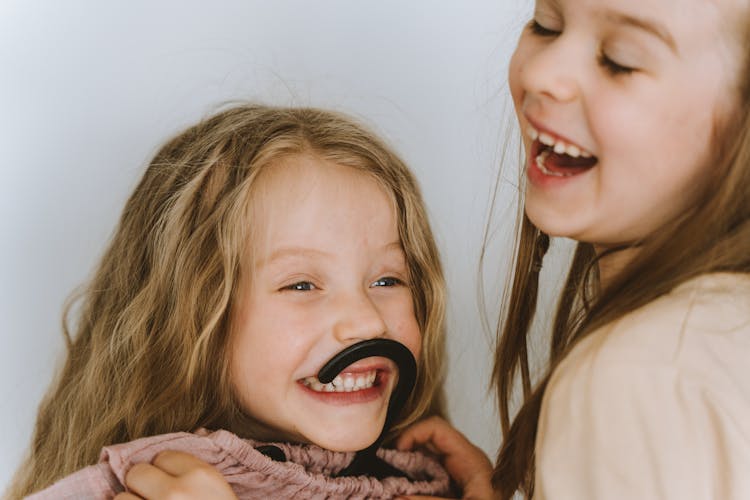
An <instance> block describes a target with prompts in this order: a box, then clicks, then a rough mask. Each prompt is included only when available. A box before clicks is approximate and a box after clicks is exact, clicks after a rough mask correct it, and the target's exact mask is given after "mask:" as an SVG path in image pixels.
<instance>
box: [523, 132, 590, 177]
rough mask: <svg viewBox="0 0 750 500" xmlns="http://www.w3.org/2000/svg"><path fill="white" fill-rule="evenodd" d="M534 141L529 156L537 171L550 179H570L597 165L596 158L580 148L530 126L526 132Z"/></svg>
mask: <svg viewBox="0 0 750 500" xmlns="http://www.w3.org/2000/svg"><path fill="white" fill-rule="evenodd" d="M526 134H527V135H528V137H529V138H530V139H531V140H532V141H534V142H533V144H532V146H531V151H530V155H531V158H533V161H534V163H535V164H536V166H537V167H538V168H539V170H540V171H541V172H542V173H543V174H545V175H549V176H552V177H571V176H574V175H577V174H580V173H582V172H585V171H587V170H589V169H591V168H592V167H594V166H595V165H596V164H597V163H598V161H599V160H598V158H597V157H596V156H594V155H593V154H591V153H590V152H589V151H587V150H585V149H583V148H582V147H580V146H578V145H576V144H571V143H569V142H567V141H564V140H562V139H560V138H555V137H553V136H552V135H550V134H548V133H546V132H540V131H539V130H537V129H536V128H534V127H533V126H532V125H529V126H528V128H527V131H526Z"/></svg>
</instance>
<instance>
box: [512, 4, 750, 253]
mask: <svg viewBox="0 0 750 500" xmlns="http://www.w3.org/2000/svg"><path fill="white" fill-rule="evenodd" d="M740 2H741V0H537V2H536V8H535V12H534V19H533V21H532V22H531V23H530V24H529V26H528V27H527V28H526V29H525V30H524V32H523V34H522V35H521V38H520V40H519V42H518V47H517V48H516V51H515V53H514V55H513V58H512V61H511V66H510V71H509V79H510V87H511V92H512V94H513V99H514V103H515V107H516V112H517V115H518V119H519V122H520V125H521V128H522V130H523V133H524V145H525V149H526V153H527V158H528V160H527V167H526V175H527V177H528V182H527V189H526V212H527V214H528V216H529V218H530V219H531V220H532V222H534V224H535V225H537V226H538V227H539V228H540V229H542V230H543V231H545V232H547V233H549V234H552V235H559V236H567V237H571V238H575V239H577V240H579V241H586V242H589V243H594V244H598V245H601V246H605V247H606V246H612V245H618V244H625V243H631V242H634V241H636V240H638V239H640V238H643V237H645V236H647V235H648V234H649V233H650V232H652V231H653V230H655V229H657V228H658V227H660V226H661V225H662V224H664V223H666V222H668V221H669V220H671V219H673V218H674V217H676V216H678V215H679V214H680V213H681V212H683V211H685V210H686V209H687V208H688V207H689V206H690V204H691V201H692V200H693V199H694V198H695V196H696V195H697V190H698V189H699V188H700V186H701V185H702V181H703V180H704V179H705V178H706V177H707V176H710V175H712V168H713V167H714V165H713V164H712V162H711V159H712V151H711V147H712V139H713V134H714V133H715V132H716V131H717V129H720V126H721V124H722V120H724V119H725V118H726V117H727V116H728V113H730V112H731V106H732V104H733V103H734V102H736V97H735V96H736V90H735V82H736V79H737V75H738V73H739V62H740V61H741V49H742V44H741V43H740V26H742V24H741V23H742V21H743V20H744V19H745V16H744V9H741V8H740V5H739V4H740Z"/></svg>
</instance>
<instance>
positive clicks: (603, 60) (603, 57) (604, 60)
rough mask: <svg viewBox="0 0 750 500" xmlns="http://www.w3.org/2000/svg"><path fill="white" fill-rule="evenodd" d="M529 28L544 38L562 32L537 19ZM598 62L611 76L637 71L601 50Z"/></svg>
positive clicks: (530, 23) (555, 35)
mask: <svg viewBox="0 0 750 500" xmlns="http://www.w3.org/2000/svg"><path fill="white" fill-rule="evenodd" d="M528 29H529V30H530V31H531V33H532V34H534V35H536V36H539V37H544V38H554V37H557V36H559V35H560V34H561V33H562V32H561V31H555V30H553V29H549V28H545V27H544V26H543V25H541V24H539V22H538V21H537V20H536V19H532V20H531V21H530V22H529V24H528ZM597 63H598V64H599V66H601V67H602V68H603V69H604V71H606V72H607V74H609V75H610V76H623V75H631V74H633V73H634V72H635V71H637V70H636V68H633V67H630V66H624V65H622V64H619V63H617V62H615V61H614V60H612V59H611V58H610V57H609V56H607V54H605V53H604V52H603V51H602V52H600V53H599V55H598V56H597Z"/></svg>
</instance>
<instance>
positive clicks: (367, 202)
mask: <svg viewBox="0 0 750 500" xmlns="http://www.w3.org/2000/svg"><path fill="white" fill-rule="evenodd" d="M250 217H251V220H252V227H251V228H250V229H251V232H252V233H253V235H254V238H261V239H265V240H268V239H269V238H271V239H273V240H274V241H276V242H279V243H280V244H281V243H282V242H284V241H287V240H295V241H308V242H310V244H313V243H315V244H321V245H322V244H325V243H326V241H328V240H331V239H334V238H335V239H337V240H339V241H342V240H344V241H346V240H353V239H354V238H355V237H357V236H358V235H361V234H363V233H364V234H369V235H372V237H374V238H385V237H386V235H389V234H393V233H395V234H397V226H396V224H397V217H396V204H395V202H394V197H393V195H392V193H390V191H388V190H386V189H385V188H384V187H383V184H382V183H381V182H380V181H378V180H377V179H376V178H375V177H374V176H373V175H372V174H370V173H368V172H365V171H362V170H360V169H357V168H353V167H349V166H344V165H340V164H337V163H334V162H332V161H328V160H325V159H321V158H319V157H316V156H313V155H307V154H302V155H294V156H289V157H284V158H282V159H280V160H279V161H277V162H275V163H273V164H270V165H268V166H267V167H266V168H265V169H263V171H262V172H261V173H260V175H259V177H258V178H257V179H256V181H255V182H254V184H253V187H252V193H251V196H250Z"/></svg>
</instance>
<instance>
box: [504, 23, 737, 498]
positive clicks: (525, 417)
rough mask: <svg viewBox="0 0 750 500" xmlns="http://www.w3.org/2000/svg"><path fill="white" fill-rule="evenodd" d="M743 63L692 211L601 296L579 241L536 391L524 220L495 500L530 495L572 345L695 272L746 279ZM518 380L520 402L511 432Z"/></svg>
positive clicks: (512, 286) (533, 234)
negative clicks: (548, 405)
mask: <svg viewBox="0 0 750 500" xmlns="http://www.w3.org/2000/svg"><path fill="white" fill-rule="evenodd" d="M749 38H750V37H749ZM747 57H748V58H749V59H750V53H748V54H747ZM744 63H745V64H744V70H745V71H744V72H741V73H740V75H741V78H743V80H742V81H741V82H740V85H739V88H737V89H736V95H737V98H736V102H737V105H736V107H735V109H734V114H733V115H732V116H731V117H730V119H729V120H727V121H726V122H725V123H722V124H717V127H716V129H715V131H714V134H713V145H714V147H713V149H712V151H713V152H714V156H713V157H712V158H711V159H710V160H709V161H711V162H712V167H711V168H712V169H713V173H712V176H711V178H710V180H708V181H707V183H706V184H705V185H704V186H702V190H701V192H700V193H699V194H698V195H696V198H695V200H694V202H693V204H692V205H691V208H690V209H689V210H688V211H686V212H685V213H683V214H681V215H680V216H679V217H678V218H677V219H675V220H672V221H670V222H669V223H667V224H666V225H665V226H664V227H662V228H660V229H659V230H657V231H655V232H654V233H653V234H651V235H649V236H648V237H647V238H645V239H644V240H643V241H640V242H638V243H637V244H638V246H639V252H638V254H637V256H636V257H635V258H634V259H633V261H632V262H630V263H629V264H628V266H627V267H626V268H625V269H623V270H622V271H621V272H620V273H619V274H618V275H617V277H616V278H615V279H614V280H613V281H612V283H611V284H609V285H608V286H607V287H606V288H605V289H599V280H598V265H597V262H598V261H599V259H601V258H603V257H605V256H606V255H602V254H600V255H596V252H595V251H594V248H593V246H592V245H591V244H588V243H578V245H577V247H576V250H575V254H574V256H573V260H572V263H571V266H570V269H569V271H568V276H567V280H566V282H565V285H564V287H563V289H562V291H561V294H560V298H559V302H558V306H557V312H556V314H555V320H554V324H553V328H552V336H551V341H550V351H549V363H548V368H547V370H546V372H545V373H544V374H543V375H542V377H541V379H540V381H539V383H537V384H536V386H533V385H532V381H531V375H530V370H529V358H528V354H527V350H528V349H527V344H528V335H529V327H530V325H531V320H532V318H533V316H534V314H535V310H536V303H537V287H538V280H539V272H540V270H541V267H542V261H543V258H544V255H545V253H546V251H547V248H548V246H549V237H548V236H547V235H546V234H544V233H543V232H541V231H540V230H539V229H538V228H537V227H535V226H534V225H533V224H532V223H531V221H530V220H529V219H528V218H527V217H525V216H523V218H522V220H521V224H520V227H519V231H518V238H517V242H516V244H517V246H516V253H515V255H516V257H515V263H514V269H513V273H512V276H511V281H510V282H509V287H508V296H509V300H508V301H507V302H506V305H505V307H504V309H503V313H502V314H501V321H500V322H499V326H498V330H497V336H498V344H497V348H496V353H495V364H494V371H493V375H492V380H493V384H494V386H495V388H496V390H497V395H498V402H499V409H500V419H501V425H502V430H503V445H502V448H501V449H500V451H499V453H498V457H497V463H496V466H495V472H494V475H493V486H494V488H495V489H496V490H497V492H498V493H499V495H500V498H503V499H511V498H512V497H513V495H514V494H515V492H516V491H517V490H520V491H521V492H523V493H524V494H525V495H526V497H527V498H531V497H532V496H533V493H534V446H535V440H536V432H537V424H538V419H539V412H540V409H541V403H542V398H543V396H544V391H545V388H546V386H547V383H548V381H549V378H550V375H551V373H552V372H553V371H554V369H555V367H556V366H557V365H558V364H559V363H560V361H561V360H562V359H563V358H565V356H566V355H567V354H568V353H569V352H570V350H571V349H572V348H573V346H574V345H575V344H576V343H577V342H579V341H580V340H581V339H582V338H584V337H585V336H587V335H589V334H591V333H592V332H594V331H596V330H597V329H599V328H600V327H602V326H604V325H606V324H608V323H610V322H612V321H615V320H616V319H618V318H620V317H622V316H623V315H625V314H627V313H629V312H631V311H633V310H635V309H637V308H639V307H642V306H644V305H646V304H648V303H649V302H651V301H653V300H654V299H656V298H658V297H659V296H661V295H663V294H665V293H667V292H669V291H670V290H672V289H673V288H674V287H676V286H678V285H679V284H681V283H684V282H685V281H687V280H689V279H691V278H694V277H696V276H699V275H701V274H705V273H712V272H722V271H725V272H726V271H728V272H740V273H750V79H749V78H748V77H747V75H748V70H750V64H748V61H744ZM733 90H734V89H733ZM618 250H621V249H612V250H611V251H608V252H607V254H609V253H612V252H616V251H618ZM519 375H520V377H519ZM516 381H520V385H521V388H522V391H523V404H522V405H521V407H520V409H519V410H518V412H517V414H516V416H515V418H514V419H513V421H512V424H511V418H510V416H511V406H512V399H513V392H514V385H515V382H516Z"/></svg>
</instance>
